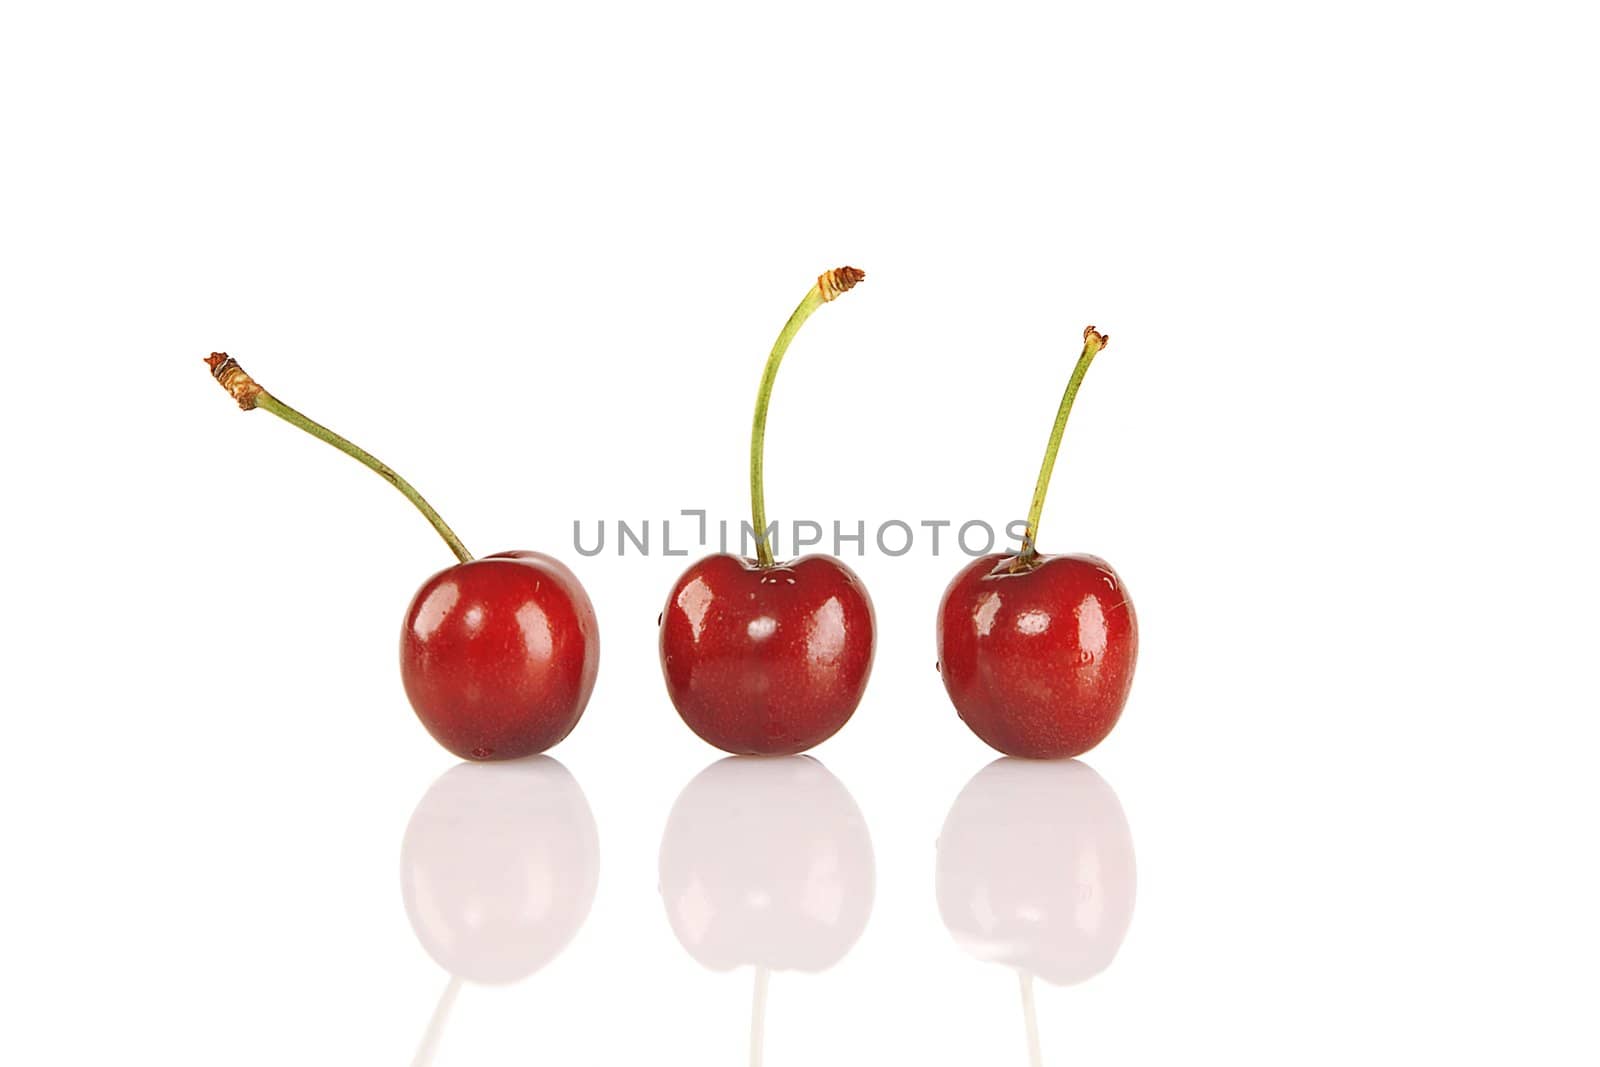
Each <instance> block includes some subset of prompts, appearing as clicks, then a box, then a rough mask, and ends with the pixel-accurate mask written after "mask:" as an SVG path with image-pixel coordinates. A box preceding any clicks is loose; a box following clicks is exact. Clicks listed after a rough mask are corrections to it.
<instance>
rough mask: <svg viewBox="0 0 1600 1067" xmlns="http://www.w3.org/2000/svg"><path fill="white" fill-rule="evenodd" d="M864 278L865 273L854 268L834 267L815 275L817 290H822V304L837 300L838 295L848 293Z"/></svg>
mask: <svg viewBox="0 0 1600 1067" xmlns="http://www.w3.org/2000/svg"><path fill="white" fill-rule="evenodd" d="M866 276H867V272H866V271H864V270H857V269H856V268H854V267H835V268H833V269H832V270H830V271H824V272H823V273H822V274H819V275H817V288H818V289H820V290H822V299H823V301H824V302H826V301H829V300H837V299H838V298H839V294H840V293H848V292H849V291H850V290H851V289H854V288H855V286H856V283H857V282H859V281H860V280H861V279H862V278H865V277H866Z"/></svg>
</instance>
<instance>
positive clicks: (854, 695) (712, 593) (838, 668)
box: [658, 267, 873, 756]
mask: <svg viewBox="0 0 1600 1067" xmlns="http://www.w3.org/2000/svg"><path fill="white" fill-rule="evenodd" d="M865 277H866V275H865V274H864V273H862V272H861V271H859V270H857V269H855V268H854V267H837V268H835V269H834V270H830V271H826V272H825V273H823V274H822V275H820V276H819V277H818V278H817V281H816V284H815V285H813V286H812V287H811V288H810V289H809V290H807V291H806V295H805V297H804V298H803V299H802V300H801V301H800V306H799V307H797V308H795V309H794V314H792V315H790V316H789V321H788V322H786V323H785V324H784V326H783V330H782V331H781V332H780V333H779V334H778V340H777V342H776V343H775V344H774V345H773V346H772V354H771V355H769V356H768V357H767V366H766V369H765V370H764V371H763V372H762V374H761V388H760V389H759V390H758V391H757V393H756V417H755V421H754V423H753V424H752V426H751V430H750V517H751V520H752V521H751V529H753V530H754V531H755V532H756V558H755V559H743V558H741V557H739V556H730V555H726V554H723V555H716V556H707V557H706V558H705V559H703V560H701V561H700V562H698V563H696V564H695V565H694V566H692V567H690V568H689V569H688V570H687V571H685V572H684V573H683V577H681V578H679V579H678V584H676V585H674V586H673V587H672V593H671V595H669V596H668V597H667V607H666V610H665V611H663V612H662V613H661V618H660V619H659V620H658V622H659V623H660V626H661V673H662V674H663V675H665V676H666V680H667V695H668V696H670V697H671V698H672V704H673V706H674V707H676V708H677V709H678V714H679V715H681V716H682V717H683V721H684V722H686V723H688V724H689V728H690V729H691V730H693V731H694V732H695V733H697V734H699V735H700V736H701V737H702V738H703V739H705V740H706V741H709V742H710V743H711V744H713V745H716V746H717V747H718V748H720V749H722V750H723V751H725V752H732V753H734V754H735V755H741V756H791V755H794V754H795V753H797V752H804V751H805V750H806V749H808V748H810V747H811V746H813V745H818V744H821V743H822V742H823V741H826V740H827V739H828V738H830V737H832V736H833V735H834V734H835V733H837V732H838V730H839V728H840V727H841V726H843V725H844V724H845V723H846V722H848V721H849V719H850V716H851V715H852V714H854V713H855V710H856V705H857V704H859V703H861V694H862V692H863V691H864V690H865V689H866V687H867V675H868V674H869V673H870V672H871V670H872V644H873V626H872V602H871V601H870V600H868V599H867V590H866V588H865V587H864V586H863V585H862V584H861V579H859V578H857V577H856V576H855V572H853V571H852V570H851V569H850V568H849V567H846V566H845V565H844V564H843V563H841V562H839V561H838V560H836V559H834V558H833V557H832V556H803V557H801V558H800V559H797V560H794V561H793V562H790V563H782V564H780V563H778V562H776V561H775V560H774V559H773V558H772V545H771V543H770V542H769V541H768V539H767V536H766V534H767V529H768V527H767V505H766V496H765V490H764V486H763V484H762V479H761V470H762V452H763V448H764V446H765V443H766V433H767V405H768V403H769V401H770V400H771V398H772V385H773V383H774V382H775V381H777V378H778V366H779V364H781V363H782V362H783V354H784V353H785V352H787V351H788V350H789V343H790V342H791V341H793V340H794V336H795V334H797V333H799V332H800V327H801V326H802V325H804V324H805V321H806V319H808V318H810V317H811V313H812V312H814V311H816V310H817V308H819V307H821V306H822V305H823V304H826V303H828V302H829V301H831V300H834V299H836V298H837V297H838V296H839V294H841V293H845V292H848V291H849V290H850V289H852V288H853V287H854V286H855V285H856V284H857V283H859V282H860V281H861V279H863V278H865Z"/></svg>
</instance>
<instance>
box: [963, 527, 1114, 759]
mask: <svg viewBox="0 0 1600 1067" xmlns="http://www.w3.org/2000/svg"><path fill="white" fill-rule="evenodd" d="M1138 653H1139V624H1138V620H1137V619H1136V618H1135V616H1134V613H1133V602H1132V601H1130V600H1129V599H1128V593H1127V590H1126V589H1124V588H1123V585H1122V580H1121V579H1120V578H1118V577H1117V573H1116V571H1114V570H1112V569H1111V567H1110V565H1109V564H1107V563H1106V562H1105V561H1104V560H1102V559H1096V558H1095V557H1094V556H1035V557H1034V558H1033V560H1032V561H1031V562H1030V563H1028V564H1026V565H1023V566H1021V567H1020V569H1019V567H1018V559H1017V557H1016V556H1003V555H989V556H984V557H982V558H980V559H976V560H974V561H973V562H972V563H970V564H969V565H968V566H967V567H966V568H964V569H963V570H962V571H961V573H960V574H957V575H956V577H955V580H954V581H952V582H951V583H950V586H949V588H947V589H946V590H945V592H944V598H943V599H942V600H941V601H940V603H939V673H940V675H941V676H942V677H943V678H944V687H945V691H946V692H947V693H949V694H950V701H951V703H953V704H955V706H956V711H957V712H958V713H959V714H960V715H961V718H962V720H963V721H964V722H965V723H966V724H967V725H968V726H970V727H971V728H972V732H973V733H975V734H977V735H978V736H979V737H981V738H982V739H983V740H984V741H986V742H988V743H989V744H990V745H991V746H993V747H994V748H996V749H998V750H1000V751H1001V752H1004V753H1006V754H1007V755H1010V756H1027V757H1031V758H1033V759H1063V758H1066V757H1068V756H1076V755H1078V754H1080V753H1083V752H1087V751H1089V749H1091V748H1093V747H1094V746H1095V745H1097V744H1099V743H1100V742H1101V740H1103V739H1104V738H1105V736H1106V735H1107V734H1108V733H1110V732H1111V728H1112V727H1113V726H1115V725H1116V724H1117V718H1118V717H1119V716H1120V715H1121V714H1122V706H1123V704H1124V703H1126V701H1127V699H1128V689H1129V687H1130V686H1131V685H1132V684H1133V667H1134V661H1135V659H1136V658H1137V657H1138Z"/></svg>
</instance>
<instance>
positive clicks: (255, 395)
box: [206, 352, 472, 563]
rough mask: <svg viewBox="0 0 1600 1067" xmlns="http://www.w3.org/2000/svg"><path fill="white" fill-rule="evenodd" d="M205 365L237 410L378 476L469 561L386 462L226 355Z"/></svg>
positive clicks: (441, 522) (435, 516)
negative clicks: (291, 430) (294, 432)
mask: <svg viewBox="0 0 1600 1067" xmlns="http://www.w3.org/2000/svg"><path fill="white" fill-rule="evenodd" d="M206 365H207V366H209V367H210V368H211V376H212V377H213V378H215V379H216V380H217V382H218V383H219V384H220V385H221V386H222V387H223V388H224V389H226V390H227V391H228V395H229V396H231V397H233V399H234V400H236V401H238V403H239V407H240V408H241V409H243V410H245V411H253V410H255V409H256V408H260V409H261V410H262V411H270V412H271V413H272V414H274V415H276V416H278V418H280V419H282V420H283V421H284V422H287V423H288V424H289V425H291V426H298V427H299V428H300V429H302V430H304V431H305V432H306V433H308V434H310V435H311V436H312V437H315V438H316V439H317V440H319V441H324V442H326V443H328V444H330V445H332V446H333V447H334V448H337V449H338V450H339V451H340V452H343V453H344V454H345V455H347V456H349V457H350V458H351V459H354V460H356V461H357V462H359V463H360V464H362V465H363V466H365V467H366V468H367V469H369V470H371V471H374V472H376V473H377V475H378V477H380V478H382V479H383V480H384V481H386V482H388V483H389V484H390V485H392V486H394V487H395V488H396V489H398V490H400V492H401V494H402V495H403V496H404V497H405V498H406V499H407V500H409V501H411V503H412V505H413V506H415V507H416V509H417V510H418V511H420V512H422V517H423V518H425V519H427V520H428V522H429V524H430V525H432V526H433V528H434V530H435V531H436V532H437V533H438V534H439V536H440V537H442V538H444V543H445V544H447V545H449V546H450V551H451V552H454V553H455V555H456V559H459V560H460V561H461V562H462V563H471V562H472V553H471V552H468V551H467V546H466V545H464V544H462V543H461V538H459V537H457V536H456V534H455V531H454V530H452V529H450V527H449V526H448V525H446V523H445V521H444V519H442V518H440V517H439V513H438V512H437V511H434V510H433V505H432V504H429V503H428V502H427V501H426V500H424V499H422V494H421V493H419V492H417V491H416V490H415V489H414V488H412V486H411V483H410V482H408V481H406V480H405V479H404V478H402V477H400V475H398V474H396V473H395V472H394V470H393V469H392V468H391V467H390V466H389V465H388V464H387V463H384V462H383V461H382V460H380V459H378V457H377V456H374V455H373V454H372V453H370V452H368V451H366V450H365V449H363V448H361V447H359V446H357V445H356V444H354V443H353V442H351V441H348V440H346V439H345V438H343V437H340V436H339V435H338V434H336V433H334V432H333V431H332V430H330V429H328V428H327V427H326V426H323V425H322V424H321V423H318V422H315V421H313V420H311V419H308V418H306V417H305V416H304V415H302V414H300V413H299V412H298V411H296V410H295V409H294V408H292V407H290V406H289V405H288V404H285V403H284V402H283V401H281V400H279V399H278V398H277V397H275V396H273V395H272V394H271V393H269V392H267V391H266V390H265V389H263V388H261V386H259V385H257V384H256V381H255V379H254V378H252V377H250V375H249V374H247V373H245V369H244V368H243V367H241V366H239V364H238V362H237V361H235V360H234V359H233V357H231V356H229V355H228V354H227V353H226V352H213V353H211V355H210V357H208V358H207V359H206Z"/></svg>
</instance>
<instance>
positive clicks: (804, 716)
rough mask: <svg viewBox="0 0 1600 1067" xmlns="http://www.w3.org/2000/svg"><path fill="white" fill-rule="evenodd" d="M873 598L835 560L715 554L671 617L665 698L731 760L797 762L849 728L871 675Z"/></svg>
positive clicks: (664, 628) (665, 637) (665, 618)
mask: <svg viewBox="0 0 1600 1067" xmlns="http://www.w3.org/2000/svg"><path fill="white" fill-rule="evenodd" d="M872 652H873V614H872V601H871V600H869V599H868V598H867V590H866V587H865V586H864V585H862V584H861V579H859V578H857V577H856V575H855V572H853V571H852V570H851V569H850V568H849V567H846V566H845V565H844V564H843V563H842V562H840V561H839V560H837V559H835V558H833V557H832V556H802V557H800V558H799V559H796V560H792V561H790V562H788V563H778V564H774V565H772V566H768V567H762V566H761V565H760V564H759V563H757V562H756V561H755V560H752V559H744V558H742V557H739V556H733V555H726V554H719V555H714V556H707V557H706V558H705V559H702V560H700V561H699V562H698V563H696V564H694V565H693V566H692V567H690V568H689V569H688V570H687V571H685V572H684V573H683V577H681V578H679V579H678V581H677V584H676V585H674V586H673V587H672V592H671V594H670V595H669V596H668V597H667V606H666V610H665V611H663V612H662V616H661V670H662V674H663V675H665V677H666V682H667V694H668V695H669V696H670V697H671V698H672V703H673V706H674V707H676V708H677V709H678V714H679V715H681V716H682V717H683V721H684V722H685V723H687V724H688V726H689V728H690V729H691V730H693V731H694V732H695V733H697V734H699V735H700V737H701V738H703V739H704V740H706V741H707V742H709V743H711V744H713V745H715V746H716V747H718V748H720V749H722V750H723V751H725V752H732V753H734V754H736V755H749V756H788V755H793V754H795V753H797V752H804V751H805V750H806V749H808V748H811V747H812V746H813V745H818V744H821V743H822V742H823V741H826V740H827V739H828V738H830V737H832V736H833V735H834V734H835V733H836V732H837V731H838V730H839V728H840V727H842V726H843V725H844V724H845V723H846V722H848V721H849V719H850V716H851V715H852V714H853V713H854V712H855V710H856V705H858V704H860V703H861V694H862V693H863V692H864V691H865V690H866V687H867V675H868V674H869V673H871V670H872Z"/></svg>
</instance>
